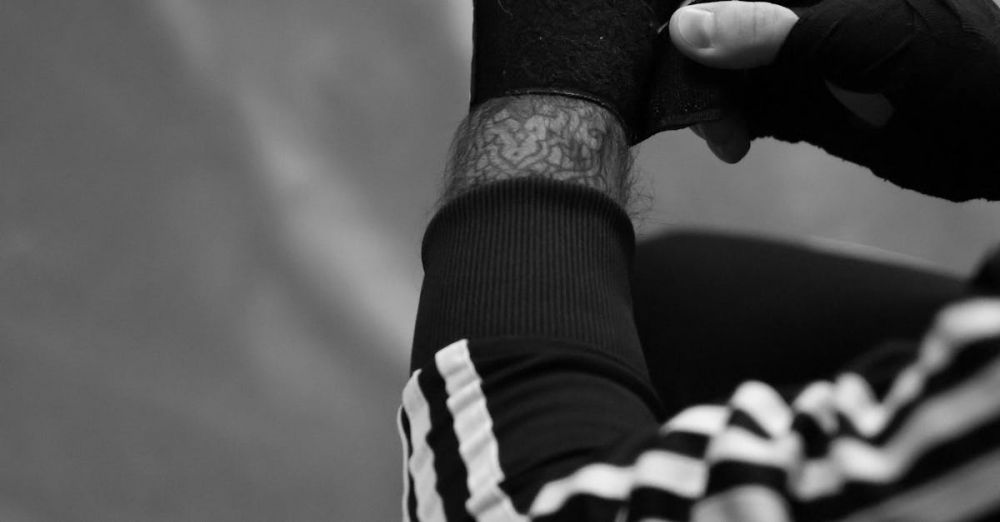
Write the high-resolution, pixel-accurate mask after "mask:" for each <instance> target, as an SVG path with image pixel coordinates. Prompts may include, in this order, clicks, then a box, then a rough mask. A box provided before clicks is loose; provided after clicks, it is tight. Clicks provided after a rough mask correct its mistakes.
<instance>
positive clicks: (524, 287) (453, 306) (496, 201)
mask: <svg viewBox="0 0 1000 522" xmlns="http://www.w3.org/2000/svg"><path fill="white" fill-rule="evenodd" d="M634 241H635V240H634V236H633V232H632V223H631V222H630V221H629V219H628V216H627V215H625V213H624V212H623V211H622V210H621V208H620V207H619V206H618V205H617V204H616V203H615V202H614V201H612V200H611V199H609V198H607V197H606V196H604V195H603V194H601V193H600V192H597V191H595V190H593V189H590V188H587V187H582V186H579V185H574V184H570V183H564V182H559V181H549V180H542V179H528V178H524V179H516V180H510V181H504V182H498V183H492V184H490V185H488V186H486V187H483V188H480V189H477V190H474V191H472V192H470V193H468V194H465V195H463V196H461V197H459V198H457V199H455V200H453V201H451V202H450V203H449V204H447V205H446V206H445V207H444V208H442V209H441V210H440V211H438V213H437V214H436V215H435V217H434V219H433V220H432V221H431V223H430V225H428V227H427V232H426V233H425V236H424V243H423V264H424V283H423V288H422V291H421V294H420V307H419V312H418V314H417V324H416V330H415V333H414V346H413V355H412V359H411V367H412V368H413V369H417V368H420V367H422V366H423V365H424V364H426V363H427V362H428V361H429V360H430V359H431V357H433V354H434V353H435V352H436V351H437V350H439V349H441V348H443V347H445V346H447V345H449V344H451V343H452V342H455V341H457V340H460V339H465V338H491V337H502V336H509V335H519V336H533V337H549V338H558V339H562V340H565V341H572V342H579V343H583V344H588V345H594V346H597V347H599V348H600V349H601V350H603V351H604V352H605V353H607V354H608V355H609V356H611V357H613V358H615V359H617V360H620V361H622V362H623V364H625V365H626V366H628V367H630V368H632V369H633V370H634V371H636V372H638V373H640V374H642V375H645V374H646V369H645V364H644V362H643V359H642V351H641V348H640V347H639V339H638V336H637V335H636V331H635V324H634V323H633V319H632V295H631V291H630V288H629V282H630V281H629V270H630V268H631V260H632V254H633V250H634Z"/></svg>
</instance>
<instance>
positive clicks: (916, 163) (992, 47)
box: [741, 0, 1000, 201]
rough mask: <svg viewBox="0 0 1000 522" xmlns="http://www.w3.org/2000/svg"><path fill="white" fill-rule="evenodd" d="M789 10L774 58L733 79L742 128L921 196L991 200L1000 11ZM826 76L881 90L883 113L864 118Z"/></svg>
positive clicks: (997, 190)
mask: <svg viewBox="0 0 1000 522" xmlns="http://www.w3.org/2000/svg"><path fill="white" fill-rule="evenodd" d="M779 3H780V2H779ZM796 11H797V12H798V14H799V17H800V19H799V21H798V22H797V23H796V24H795V26H794V27H793V28H792V31H791V32H790V33H789V35H788V39H787V40H786V41H785V44H784V45H783V46H782V48H781V51H780V52H779V54H778V57H777V59H776V61H775V63H774V65H772V66H768V67H764V68H760V69H756V70H753V71H751V72H750V73H749V75H748V78H749V80H748V81H747V82H746V84H745V86H744V88H743V89H741V92H744V93H745V94H746V97H747V98H746V100H747V101H746V102H745V103H743V105H744V107H746V109H747V112H748V115H747V116H748V121H749V123H750V133H751V136H752V137H755V138H756V137H769V136H770V137H775V138H777V139H780V140H783V141H790V142H797V141H806V142H809V143H812V144H814V145H817V146H819V147H821V148H823V149H825V150H826V151H827V152H829V153H831V154H833V155H835V156H838V157H841V158H843V159H846V160H849V161H852V162H854V163H857V164H859V165H862V166H865V167H868V168H870V169H871V170H872V172H873V173H874V174H876V175H878V176H879V177H882V178H884V179H886V180H888V181H890V182H892V183H894V184H896V185H899V186H901V187H904V188H909V189H913V190H916V191H919V192H922V193H924V194H928V195H932V196H937V197H941V198H945V199H949V200H953V201H964V200H968V199H976V198H985V199H994V200H995V199H1000V156H998V155H997V147H998V146H1000V132H996V130H995V129H996V122H997V121H998V120H1000V9H998V8H997V6H996V5H994V4H993V2H992V1H991V0H876V1H871V0H823V1H822V2H819V3H816V4H815V5H811V6H808V7H800V8H798V9H796ZM827 80H828V81H830V82H832V83H833V84H835V85H837V86H839V87H842V88H845V89H849V90H852V91H857V92H866V93H880V94H883V95H885V96H886V97H887V98H888V99H889V101H890V102H891V103H892V105H893V107H894V109H895V112H894V114H893V116H892V118H891V119H890V120H889V122H888V124H887V125H886V126H885V127H883V128H875V127H873V126H871V125H869V124H867V123H866V122H864V121H862V120H861V119H859V118H857V117H856V116H854V115H853V114H851V113H850V111H848V110H847V109H846V108H844V107H843V106H842V105H841V104H840V103H839V102H838V101H836V100H835V99H834V98H833V96H832V94H831V93H830V92H829V89H828V88H827V86H826V84H825V81H827Z"/></svg>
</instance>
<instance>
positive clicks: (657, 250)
mask: <svg viewBox="0 0 1000 522" xmlns="http://www.w3.org/2000/svg"><path fill="white" fill-rule="evenodd" d="M634 277H635V284H634V285H633V287H634V288H635V296H634V299H635V315H636V322H637V324H638V328H639V336H640V339H641V341H642V345H643V350H644V352H645V356H646V360H647V362H648V366H649V371H650V374H651V377H652V381H653V385H654V387H655V388H656V390H657V392H658V393H659V395H660V397H661V399H662V400H663V402H664V405H665V406H666V408H667V410H668V413H672V412H676V411H677V410H679V409H680V408H682V407H684V406H686V405H689V404H692V403H694V402H700V401H707V400H712V399H717V398H721V397H725V396H727V395H728V394H729V393H731V391H732V389H733V388H734V387H735V386H736V385H737V384H738V383H739V382H741V381H744V380H747V379H758V380H763V381H766V382H768V383H770V384H772V385H774V386H787V385H792V384H796V383H800V382H804V381H807V380H812V379H817V378H822V377H825V376H828V375H830V374H832V373H833V372H835V371H836V370H837V369H839V368H841V367H843V366H844V365H845V364H847V363H848V362H850V361H851V360H852V359H854V358H856V357H858V356H859V355H861V354H863V353H864V352H865V351H866V350H867V349H869V348H872V347H873V346H874V345H875V344H876V343H878V342H880V341H883V340H887V339H891V338H913V337H914V336H919V335H920V334H921V332H922V331H923V330H924V328H925V327H926V326H927V324H928V321H929V320H930V319H931V317H932V316H933V315H934V313H935V311H936V310H937V309H938V308H939V307H940V306H942V305H943V304H944V303H945V302H947V301H949V300H952V299H954V298H956V297H958V296H959V295H960V294H961V293H962V291H963V289H964V286H963V282H962V281H961V280H959V279H957V278H954V277H949V276H945V275H941V274H937V273H933V272H930V271H927V270H923V269H917V268H912V267H907V266H904V265H898V264H890V263H887V262H882V261H873V260H867V259H860V258H854V257H850V256H848V255H839V254H833V253H829V252H821V251H818V250H816V249H811V248H808V247H806V246H800V245H795V244H791V243H782V242H778V241H774V240H769V239H760V238H751V237H738V236H733V235H724V234H717V233H704V232H685V233H670V234H665V235H662V236H658V237H656V238H653V239H651V240H647V241H645V242H643V243H642V244H640V245H639V246H638V249H637V253H636V261H635V275H634Z"/></svg>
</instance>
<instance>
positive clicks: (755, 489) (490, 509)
mask: <svg viewBox="0 0 1000 522" xmlns="http://www.w3.org/2000/svg"><path fill="white" fill-rule="evenodd" d="M491 342H494V343H495V342H496V341H479V342H477V341H459V342H456V343H454V344H452V345H450V346H448V347H446V348H445V349H443V350H441V351H440V352H438V354H437V355H436V356H435V360H434V364H433V365H429V366H428V367H425V368H423V369H420V370H418V371H417V372H416V373H415V374H414V375H413V377H412V378H411V380H410V382H409V383H408V385H407V387H406V391H405V392H404V404H403V407H402V409H401V412H400V417H401V425H403V426H404V427H405V426H407V425H408V426H409V428H407V429H403V430H402V432H403V433H404V447H405V448H406V449H407V454H408V457H407V466H406V477H405V481H406V483H412V484H413V487H408V488H407V496H408V498H407V499H404V506H408V507H407V510H408V511H407V512H408V513H410V514H412V515H413V516H414V517H415V519H416V520H489V521H508V520H509V521H517V520H545V521H563V520H565V521H569V520H575V521H581V520H739V521H754V520H760V521H780V520H966V519H976V520H988V519H991V517H993V516H1000V401H998V400H997V397H1000V300H995V299H993V300H991V299H978V300H970V301H966V302H962V303H958V304H955V305H953V306H951V307H949V308H947V309H946V310H944V311H943V312H942V313H941V314H940V316H939V317H938V319H937V321H936V322H935V324H934V326H933V328H932V329H931V330H930V331H929V332H928V334H927V335H926V336H925V338H924V339H923V340H922V342H920V343H919V345H915V346H914V347H913V352H912V357H910V358H909V359H905V360H900V362H899V363H898V364H897V365H896V366H894V367H892V368H886V367H885V366H884V365H882V366H880V367H879V368H878V370H877V372H876V371H875V370H873V369H872V368H865V367H861V368H857V369H856V370H853V371H850V372H845V373H842V374H840V375H838V376H836V378H834V379H832V380H830V381H820V382H814V383H811V384H810V385H808V386H805V387H803V388H802V389H801V390H800V391H799V392H798V393H795V394H782V393H778V391H776V390H774V389H772V388H770V387H769V386H767V385H766V384H764V383H759V382H747V383H744V384H743V385H741V386H740V387H739V388H738V389H737V390H736V391H735V392H734V393H733V395H732V396H731V397H730V398H729V400H728V402H726V403H724V404H718V405H703V406H698V407H694V408H690V409H687V410H685V411H683V412H682V413H680V414H679V415H677V416H676V417H674V418H673V419H671V420H670V421H668V422H667V423H665V424H663V425H661V426H656V425H655V424H652V426H653V427H652V428H651V423H650V422H649V421H648V420H644V419H642V418H641V416H639V417H636V418H634V419H632V422H633V424H632V426H631V430H630V432H628V433H618V434H617V435H616V436H608V435H609V433H610V432H614V431H615V430H622V429H624V428H623V425H622V424H621V423H611V424H612V425H613V427H612V428H609V427H608V426H605V429H603V430H602V429H601V427H600V426H599V424H600V423H601V422H602V420H601V419H600V418H599V415H598V414H599V413H603V414H609V413H610V414H611V415H612V416H615V415H616V414H618V413H619V412H615V409H614V405H613V404H606V405H605V406H604V407H603V408H604V409H603V410H601V411H600V412H599V411H598V410H597V409H591V408H589V407H587V406H586V405H587V404H590V403H591V402H592V401H593V399H594V397H593V396H591V395H590V394H589V393H588V392H587V388H593V389H594V392H593V395H594V396H596V395H601V394H605V393H609V392H610V393H612V395H613V396H614V398H613V399H611V402H612V403H614V402H616V401H621V400H623V398H624V397H626V396H627V395H628V394H629V393H634V391H635V390H630V386H628V385H627V384H625V385H622V389H620V390H619V392H618V393H619V395H615V394H614V388H615V387H616V386H617V385H615V384H613V383H615V382H622V383H625V382H627V380H628V375H627V373H616V370H614V369H612V368H611V367H612V366H614V364H613V361H600V360H597V359H595V360H594V361H591V363H590V364H589V365H588V364H579V368H577V369H570V370H566V371H565V372H564V373H565V374H567V375H568V374H571V373H573V372H576V371H579V374H578V375H576V376H575V377H574V378H569V379H567V380H565V381H562V380H560V379H558V378H556V379H554V380H552V381H551V382H549V381H548V380H547V379H546V378H545V377H544V376H543V375H542V373H544V372H538V373H539V375H538V376H537V377H536V378H538V379H541V380H542V382H538V383H534V384H529V385H528V388H529V389H530V390H531V392H530V393H529V394H527V395H518V396H517V397H516V398H515V399H516V400H514V401H513V402H511V398H512V396H511V395H510V393H511V392H510V391H509V390H505V389H504V383H505V382H511V383H514V382H518V383H519V384H518V386H521V385H523V384H524V383H530V381H532V380H533V378H523V374H517V375H521V376H522V377H518V376H517V375H510V374H504V372H502V371H500V368H501V367H502V366H503V365H506V364H509V363H511V362H512V359H507V357H514V358H525V357H527V358H530V354H531V353H532V352H537V351H539V350H542V351H545V343H544V342H541V341H523V340H522V341H504V343H506V344H507V345H508V346H499V345H497V346H490V343H491ZM518 346H524V347H526V348H527V349H524V350H522V349H519V348H517V347H518ZM478 347H487V348H489V349H488V350H484V351H485V352H487V353H491V354H496V353H497V352H504V355H501V356H496V357H486V358H480V357H479V356H478V355H477V351H476V348H478ZM561 348H563V349H564V350H563V351H561V350H560V347H556V348H550V349H549V351H550V352H551V353H549V357H550V358H552V359H550V360H548V361H547V362H541V361H539V362H541V363H542V365H543V367H545V368H550V369H551V368H553V367H555V366H556V364H555V363H556V362H557V361H558V360H559V358H561V357H563V358H565V360H564V361H562V362H563V363H565V364H566V365H569V366H572V365H574V364H578V363H574V362H573V361H572V359H574V358H576V357H577V356H578V355H579V354H577V353H575V351H574V350H571V349H569V347H561ZM497 357H498V358H497ZM602 364H605V365H607V366H608V368H603V369H602V368H600V367H601V365H602ZM522 370H525V371H526V372H527V373H528V374H531V373H533V370H532V365H531V364H527V365H523V366H522ZM498 371H499V372H500V373H499V374H497V375H496V378H497V380H496V381H494V372H498ZM430 374H434V377H429V375H430ZM886 376H888V377H889V379H888V385H887V386H885V387H882V386H880V385H879V383H878V382H877V381H879V380H880V379H882V378H885V377H886ZM438 379H440V382H436V381H438ZM599 381H600V382H603V383H604V384H600V383H599ZM574 383H575V384H574ZM569 385H573V386H575V387H576V389H575V391H573V392H571V393H566V395H567V396H572V395H579V404H577V405H576V408H578V409H580V410H581V412H582V413H581V415H580V416H574V415H572V414H565V413H561V411H562V410H563V409H573V404H572V401H570V400H569V399H568V398H567V397H564V398H563V399H562V400H561V401H555V402H548V401H547V400H545V399H543V398H536V399H532V397H536V394H537V395H541V396H544V395H546V394H544V393H541V392H543V391H544V390H545V387H546V386H551V387H552V388H553V390H552V391H554V392H555V388H557V387H560V386H569ZM877 388H884V389H877ZM555 394H556V395H559V393H555ZM494 397H496V400H494ZM623 408H627V401H625V402H624V403H623ZM436 410H440V411H438V412H437V413H435V411H436ZM587 416H593V417H594V418H593V419H592V420H591V421H589V422H593V423H594V426H592V427H591V426H589V425H588V424H587V422H588V421H585V420H584V419H585V417H587ZM431 418H433V419H440V420H439V422H440V423H441V424H435V423H434V422H433V421H431V420H430V419H431ZM619 418H629V417H628V414H624V415H622V416H621V417H619ZM566 425H569V426H572V428H571V429H567V428H566V427H565V426H566ZM580 429H587V430H590V429H593V432H590V431H587V432H586V433H585V434H583V435H584V436H580V435H581V434H579V433H574V432H575V431H576V430H580ZM522 431H523V433H519V432H522ZM587 435H593V436H594V439H596V440H598V441H600V444H599V445H591V446H588V445H587V444H585V443H582V442H583V441H584V440H586V439H587V438H589V437H588V436H587ZM553 437H554V438H556V439H559V438H565V441H564V442H565V450H566V451H559V450H557V449H555V448H558V446H557V445H553V444H551V440H550V439H552V438H553ZM536 438H537V439H538V440H537V441H536ZM533 442H534V444H533ZM540 451H544V452H546V453H537V452H540ZM526 461H531V462H533V464H530V465H525V462H526ZM536 478H537V479H536Z"/></svg>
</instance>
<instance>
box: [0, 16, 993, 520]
mask: <svg viewBox="0 0 1000 522" xmlns="http://www.w3.org/2000/svg"><path fill="white" fill-rule="evenodd" d="M469 3H470V2H469V1H468V0H439V1H437V2H427V1H418V0H365V1H362V0H283V1H282V2H274V1H265V0H239V1H237V0H213V1H208V0H119V1H111V0H91V1H88V2H79V1H70V0H61V1H60V0H6V1H4V2H0V520H3V521H6V522H21V521H36V520H37V521H64V520H72V521H76V520H80V521H119V520H121V521H159V520H164V521H166V520H171V521H174V520H192V521H200V520H206V521H208V520H212V521H229V520H233V521H236V520H239V521H258V520H259V521H311V520H336V521H342V520H343V521H348V520H350V521H353V520H372V521H381V520H397V519H398V518H399V515H398V513H399V496H400V490H401V488H400V485H399V482H400V456H399V442H398V435H397V433H396V427H395V421H394V414H395V407H396V404H397V399H398V396H399V392H400V390H401V387H402V385H403V382H404V380H405V378H406V359H407V349H408V346H409V337H410V334H411V331H412V323H413V318H414V311H415V305H416V298H417V292H418V290H419V283H420V276H421V270H420V264H419V241H420V238H421V233H422V230H423V227H424V225H425V223H426V222H427V220H428V219H429V217H430V215H431V209H432V205H433V202H434V200H435V197H436V194H437V190H438V186H439V182H440V174H439V173H440V171H441V167H442V165H443V162H444V154H445V151H446V149H447V146H448V143H449V140H450V136H451V132H452V130H453V129H454V127H455V125H456V124H457V122H458V121H459V119H460V118H461V117H462V115H463V114H464V112H465V108H466V103H467V99H468V88H467V77H468V62H469V57H470V53H471V49H470V29H469V19H470V18H469V17H470V7H469V5H468V4H469ZM639 167H640V169H639V170H640V173H641V177H642V179H643V182H642V185H643V187H644V189H645V190H646V192H647V193H649V194H651V195H653V196H654V200H653V201H652V203H650V204H649V208H648V209H647V212H646V213H645V218H644V220H643V222H642V232H643V233H645V234H649V233H655V232H657V231H661V230H665V229H671V228H677V227H709V228H724V229H728V230H738V231H745V232H750V233H764V234H769V235H777V236H782V237H795V238H826V239H832V240H836V241H843V242H851V243H859V244H863V245H868V246H872V247H877V248H880V249H885V250H889V251H894V252H898V253H901V254H904V255H905V256H909V257H911V258H915V259H918V260H921V261H919V262H922V263H925V264H929V265H932V266H936V267H940V268H942V269H945V270H948V271H951V272H955V273H958V274H964V273H966V272H968V271H969V270H970V269H971V267H972V266H973V265H974V263H975V262H976V260H977V259H978V258H979V257H980V256H981V254H982V253H983V251H984V249H985V248H986V247H987V246H988V245H990V244H991V243H992V242H995V241H998V240H1000V233H998V228H997V224H998V223H1000V207H998V206H997V205H986V204H978V203H973V204H965V205H954V204H949V203H946V202H942V201H935V200H932V199H929V198H926V197H923V196H920V195H917V194H914V193H908V192H903V191H901V190H900V189H897V188H895V187H893V186H890V185H888V184H885V183H883V182H881V181H878V180H876V179H875V178H874V177H872V176H871V175H869V174H867V173H866V172H863V171H861V170H860V169H858V168H855V167H852V166H850V165H848V164H846V163H843V162H841V161H839V160H837V159H833V158H830V157H827V156H825V155H823V154H822V153H819V152H817V151H816V150H814V149H811V148H809V147H807V146H797V147H793V146H788V145H783V144H778V143H757V144H755V145H754V148H753V150H752V151H751V153H750V156H749V158H748V159H747V160H745V161H744V162H743V163H742V164H740V165H739V166H735V167H733V166H727V165H724V164H722V163H720V162H718V161H716V160H714V159H713V158H712V156H711V154H710V153H709V152H708V150H707V148H705V147H704V145H703V144H702V143H701V142H700V141H699V140H698V139H697V138H695V137H694V136H693V135H692V134H690V133H688V132H686V131H685V132H678V133H673V134H670V135H663V136H660V137H657V138H655V139H653V140H651V141H649V142H647V143H646V144H644V145H643V147H642V149H641V155H640V160H639Z"/></svg>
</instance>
